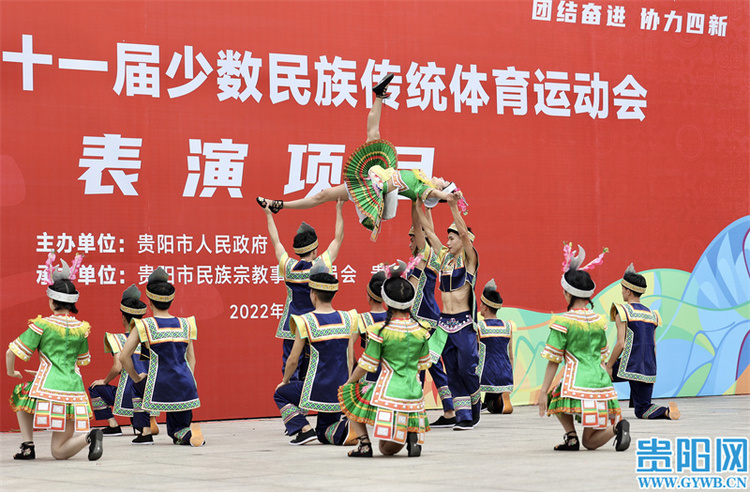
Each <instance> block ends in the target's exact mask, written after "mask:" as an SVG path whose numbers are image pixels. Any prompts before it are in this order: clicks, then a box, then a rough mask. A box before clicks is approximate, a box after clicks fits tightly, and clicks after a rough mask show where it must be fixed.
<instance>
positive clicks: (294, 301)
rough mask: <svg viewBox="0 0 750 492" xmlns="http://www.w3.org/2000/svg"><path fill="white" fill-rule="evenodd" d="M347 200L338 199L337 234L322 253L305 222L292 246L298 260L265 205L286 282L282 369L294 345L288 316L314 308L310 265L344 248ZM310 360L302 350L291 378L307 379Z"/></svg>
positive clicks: (329, 259)
mask: <svg viewBox="0 0 750 492" xmlns="http://www.w3.org/2000/svg"><path fill="white" fill-rule="evenodd" d="M343 205H344V202H343V201H342V200H339V201H338V202H337V203H336V226H335V227H336V229H335V236H334V238H333V241H331V244H329V245H328V249H326V250H325V251H324V252H323V254H321V255H318V236H317V235H316V234H315V229H313V228H312V227H311V226H310V225H308V224H306V223H304V222H302V224H301V225H300V226H299V229H297V234H296V235H295V236H294V242H293V245H292V247H293V248H294V252H295V253H296V254H297V255H299V260H295V259H294V258H291V257H290V256H289V255H288V254H287V252H286V250H285V249H284V246H283V245H282V244H281V241H280V240H279V231H278V230H277V229H276V223H275V222H274V220H273V214H272V213H271V210H270V209H269V208H268V205H265V206H264V207H263V211H264V212H265V213H266V220H267V222H268V236H269V238H270V239H271V244H273V249H274V252H275V253H276V259H277V260H278V262H279V275H280V276H282V277H283V278H284V283H285V284H286V293H287V295H286V302H285V303H284V313H283V314H282V315H281V319H280V320H279V326H278V328H277V329H276V338H281V339H282V340H283V353H282V357H281V373H282V374H284V369H285V368H286V361H287V357H289V352H290V351H291V350H292V345H294V333H292V332H291V331H290V329H289V319H290V317H291V316H293V315H299V314H304V313H309V312H310V311H312V310H313V305H312V302H311V301H310V288H309V287H308V285H307V282H308V279H309V278H310V267H311V266H312V264H313V263H314V262H315V261H316V260H317V259H320V260H322V261H323V262H325V264H326V266H328V268H331V265H332V264H333V262H334V261H336V256H338V254H339V249H341V242H342V241H343V240H344V219H343V217H342V215H341V208H342V207H343ZM306 367H307V362H306V359H305V354H300V360H299V361H298V364H297V371H296V372H295V373H294V374H292V377H291V379H292V380H294V379H304V377H305V374H304V373H305V370H306Z"/></svg>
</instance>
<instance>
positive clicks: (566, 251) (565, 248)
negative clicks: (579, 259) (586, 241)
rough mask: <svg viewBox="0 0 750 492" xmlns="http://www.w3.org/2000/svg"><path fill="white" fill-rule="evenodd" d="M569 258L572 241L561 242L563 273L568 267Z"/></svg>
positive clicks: (571, 255)
mask: <svg viewBox="0 0 750 492" xmlns="http://www.w3.org/2000/svg"><path fill="white" fill-rule="evenodd" d="M571 258H573V243H563V263H562V271H563V273H565V272H567V271H568V268H569V267H570V260H571Z"/></svg>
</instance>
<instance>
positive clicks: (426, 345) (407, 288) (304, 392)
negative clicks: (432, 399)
mask: <svg viewBox="0 0 750 492" xmlns="http://www.w3.org/2000/svg"><path fill="white" fill-rule="evenodd" d="M390 78H391V76H390V75H389V76H387V77H386V78H384V79H383V80H382V81H381V82H380V83H379V84H378V85H376V86H375V87H374V88H373V91H374V92H375V95H376V99H375V102H374V104H373V107H372V109H371V110H370V112H369V114H368V118H367V139H368V140H367V142H366V143H365V144H364V145H363V146H361V147H359V148H358V149H357V150H355V151H354V152H353V153H352V155H351V156H350V157H349V159H348V161H347V164H346V166H345V168H344V181H345V183H344V184H342V185H339V186H336V187H332V188H329V189H326V190H324V191H322V192H320V193H318V194H316V195H314V196H312V197H308V198H304V199H300V200H293V201H289V202H284V201H281V200H268V199H266V198H263V197H258V198H257V202H258V204H259V205H260V206H261V207H262V208H263V210H264V212H265V214H266V217H267V223H268V229H269V236H270V238H271V241H272V243H273V246H274V250H275V252H276V256H277V259H278V260H279V268H280V272H281V273H282V275H283V277H284V280H285V282H286V286H287V300H286V304H285V308H284V314H283V316H282V319H281V321H280V324H279V328H278V331H277V336H278V337H279V338H283V339H284V351H283V357H282V373H283V377H282V381H281V382H280V383H279V385H278V386H277V388H276V392H275V394H274V399H275V401H276V403H277V405H278V407H279V410H280V413H281V416H282V417H283V420H284V424H285V427H286V432H287V434H288V435H290V436H292V437H293V438H292V439H291V440H290V444H292V445H302V444H305V443H307V442H310V441H313V440H316V439H317V440H318V441H320V442H322V443H326V444H338V445H343V444H354V443H356V442H358V443H359V445H358V447H357V448H356V449H355V450H353V451H351V452H350V453H349V456H352V457H370V456H372V445H371V441H370V435H369V434H368V432H367V427H366V425H370V426H372V427H373V433H374V434H373V435H374V437H376V438H378V439H379V440H380V451H381V453H382V454H385V455H388V454H394V453H396V452H398V451H399V450H400V449H402V448H403V447H404V445H406V447H407V452H408V455H409V456H419V455H420V454H421V444H423V442H424V433H425V432H426V431H428V430H429V429H430V427H431V426H432V427H451V428H453V429H454V430H457V431H461V430H470V429H473V428H474V426H475V425H476V424H477V423H478V421H479V418H480V412H481V410H482V408H483V407H484V408H486V409H487V410H488V411H489V412H491V413H505V414H508V413H511V412H512V411H513V406H512V404H511V402H510V394H511V392H512V390H513V352H512V333H513V331H514V330H515V325H514V323H513V322H510V321H508V322H504V321H502V320H500V319H498V317H497V312H498V310H499V309H500V308H501V307H502V302H503V301H502V297H501V296H500V294H499V292H498V291H497V286H496V284H495V282H494V280H490V282H488V283H487V285H486V286H485V288H484V289H483V292H482V296H481V298H480V299H479V301H477V300H476V299H475V294H474V292H475V289H476V281H477V271H478V266H479V257H478V253H477V250H476V249H475V248H474V245H473V243H474V235H473V233H472V232H471V231H470V230H469V228H468V227H467V226H466V223H465V222H464V219H463V217H462V213H461V212H462V211H463V212H464V213H465V209H466V202H465V199H464V198H463V194H462V193H461V191H460V190H458V189H457V188H456V186H455V184H454V183H449V182H446V181H445V180H443V179H442V178H433V179H431V180H430V179H427V178H426V177H425V176H424V175H422V174H421V173H419V172H418V171H412V170H400V171H399V170H396V160H397V156H396V152H395V149H394V148H393V146H392V145H391V144H390V143H388V142H387V141H385V140H381V139H380V130H379V123H380V114H381V110H382V100H383V99H385V98H387V97H388V92H387V86H388V83H389V82H390ZM398 195H401V196H405V197H407V198H409V199H410V200H411V201H412V228H411V230H410V232H409V234H410V237H411V241H410V247H411V260H410V262H409V264H408V265H406V264H405V263H404V262H401V261H399V262H397V263H394V264H392V265H391V266H389V267H388V268H387V270H386V272H385V273H377V274H375V275H374V276H373V278H372V279H371V280H370V282H369V283H368V285H367V295H368V304H369V308H370V310H369V311H368V312H366V313H361V314H357V313H356V312H355V311H338V310H336V309H334V308H333V305H332V301H333V298H334V296H335V293H336V292H337V291H338V281H337V280H336V278H335V277H334V276H333V275H332V274H331V264H332V262H333V260H334V259H335V256H336V255H337V254H338V252H339V249H340V247H341V242H342V240H343V220H342V217H341V208H342V204H343V202H344V201H346V200H351V201H352V202H354V204H355V206H356V210H357V213H358V215H359V219H360V222H361V223H362V224H363V225H364V226H365V227H367V228H368V229H371V230H372V236H371V239H372V240H373V241H374V240H376V239H377V236H378V232H379V230H380V226H381V223H382V221H383V220H387V219H389V218H392V217H394V216H395V211H396V206H397V199H398ZM329 201H336V202H337V203H336V226H335V230H336V233H335V236H336V237H335V239H334V240H333V241H332V242H331V245H330V246H329V247H328V249H327V250H325V251H324V252H323V253H322V254H320V255H319V251H318V240H317V236H316V235H315V234H314V229H313V228H312V227H311V226H309V225H308V224H305V223H304V222H303V223H302V226H301V227H300V229H299V230H298V231H297V234H296V236H295V238H294V252H295V253H297V254H298V255H299V260H295V259H292V258H291V257H290V256H289V255H288V253H287V252H286V250H285V249H284V246H283V245H282V244H281V242H280V240H279V236H278V232H277V229H276V225H275V222H274V218H273V216H274V214H277V213H278V212H279V211H281V210H282V209H305V208H311V207H314V206H317V205H320V204H322V203H325V202H329ZM441 201H442V202H447V203H448V205H449V207H450V210H451V214H452V217H453V223H452V224H451V225H450V226H449V227H448V229H447V241H446V244H445V245H443V244H441V240H440V238H439V237H438V236H437V234H436V233H435V227H434V224H433V221H432V214H431V209H432V208H433V207H435V206H436V205H437V203H439V202H441ZM605 251H606V250H605ZM564 252H565V263H564V268H563V276H562V279H561V285H562V288H563V294H564V296H565V299H566V300H567V302H568V309H567V312H566V313H564V314H562V315H560V316H555V317H554V318H553V320H552V321H551V323H550V335H549V338H548V341H547V344H546V346H545V349H544V351H543V353H542V356H543V357H545V358H547V359H548V360H549V362H548V366H547V370H546V372H545V377H544V381H543V383H542V387H541V389H540V394H539V399H538V405H539V413H540V415H556V416H557V417H558V419H559V421H560V423H561V424H562V426H563V428H564V430H565V431H566V434H565V436H564V443H563V444H560V445H558V446H556V447H555V448H554V449H556V450H560V451H563V450H571V451H572V450H578V449H579V442H578V437H577V433H576V431H575V426H574V420H576V419H577V420H579V421H580V422H582V423H583V426H584V432H583V438H582V442H583V445H584V447H586V448H587V449H596V448H598V447H600V446H602V445H603V444H605V443H606V442H609V441H610V440H611V439H613V438H614V440H615V448H616V449H617V450H618V451H623V450H625V449H627V448H628V446H629V444H630V434H629V423H628V421H627V420H624V419H622V418H621V410H620V407H619V403H618V401H617V392H616V391H615V389H614V387H613V384H612V381H628V382H630V384H631V405H634V406H635V408H636V416H637V417H638V418H670V419H677V418H679V416H680V414H679V410H678V409H677V407H676V405H675V404H674V403H670V404H669V407H659V406H657V405H654V404H652V403H651V393H652V390H653V383H654V381H655V377H656V355H655V331H656V328H657V327H658V326H659V325H660V323H661V321H660V318H659V315H658V313H657V312H655V311H651V310H650V309H648V308H647V307H646V306H644V305H643V304H641V303H640V295H641V294H642V293H644V292H645V290H646V280H645V277H643V276H642V275H638V274H637V273H636V272H635V270H634V269H633V268H632V266H631V267H629V269H628V270H627V272H626V274H625V276H624V278H623V281H622V285H623V300H624V301H625V303H623V304H615V305H613V306H612V313H611V316H612V320H613V321H615V322H616V325H617V329H618V341H617V344H616V345H615V347H614V350H613V352H612V354H611V356H610V357H609V359H607V354H608V348H607V342H606V336H605V329H606V326H607V323H606V320H605V319H604V318H602V317H601V316H600V315H598V314H597V313H595V312H594V311H593V310H591V309H590V308H589V307H591V308H593V303H592V302H591V298H592V297H593V295H594V292H595V285H594V282H593V281H592V279H591V277H590V275H589V274H588V273H587V271H586V270H589V269H591V268H593V267H594V266H595V265H597V264H600V263H601V262H602V257H603V255H604V253H602V255H601V256H600V257H599V258H597V259H596V260H595V261H593V262H591V263H589V264H588V265H586V266H585V267H581V263H582V262H583V259H584V257H585V252H584V250H583V248H581V247H580V246H579V249H578V251H577V252H576V251H573V249H572V245H566V246H565V250H564ZM575 253H577V254H575ZM436 287H437V288H438V289H439V290H440V293H441V301H442V309H440V308H439V307H438V304H437V302H436V299H435V289H436ZM384 306H385V307H384ZM359 337H361V338H362V340H363V346H364V347H365V350H364V354H363V355H362V356H361V357H360V358H359V360H358V361H357V362H356V364H355V357H354V346H355V343H354V342H355V341H356V339H357V338H359ZM347 338H349V343H348V344H347V343H346V340H347ZM563 361H565V370H564V371H563V373H562V375H561V378H560V381H559V383H558V384H556V385H555V387H554V388H552V386H553V380H554V379H555V375H556V373H557V369H558V365H559V363H560V362H563ZM441 362H442V363H441ZM443 364H444V365H443ZM425 370H429V372H430V373H431V376H432V378H433V381H434V382H435V384H436V387H437V390H438V394H439V395H440V399H441V402H442V405H443V411H444V413H443V415H442V416H440V418H438V419H437V420H436V421H435V422H433V423H432V424H430V423H429V422H428V421H427V418H426V415H425V412H424V409H425V407H424V396H423V392H422V386H421V385H420V384H419V381H420V380H421V381H422V383H423V382H424V372H425ZM482 392H483V393H484V395H485V398H484V402H482V401H481V400H480V395H481V393H482ZM308 411H315V412H317V414H318V420H317V423H316V427H315V428H313V427H312V425H311V424H310V423H309V421H308V420H307V417H306V413H307V412H308ZM347 428H348V430H347Z"/></svg>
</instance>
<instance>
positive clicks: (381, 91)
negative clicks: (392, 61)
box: [372, 73, 394, 98]
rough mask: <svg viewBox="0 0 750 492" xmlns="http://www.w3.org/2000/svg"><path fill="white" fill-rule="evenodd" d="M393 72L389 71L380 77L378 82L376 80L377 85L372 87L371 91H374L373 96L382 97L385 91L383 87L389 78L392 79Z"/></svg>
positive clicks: (385, 86) (389, 81) (388, 82)
mask: <svg viewBox="0 0 750 492" xmlns="http://www.w3.org/2000/svg"><path fill="white" fill-rule="evenodd" d="M393 77H394V74H392V73H389V74H388V75H386V76H385V77H383V78H382V79H380V82H378V85H376V86H375V87H373V88H372V92H374V93H375V96H377V97H381V98H382V97H384V96H385V94H386V92H385V89H386V88H387V87H388V84H390V83H391V80H393Z"/></svg>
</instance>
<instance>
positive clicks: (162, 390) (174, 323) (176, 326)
mask: <svg viewBox="0 0 750 492" xmlns="http://www.w3.org/2000/svg"><path fill="white" fill-rule="evenodd" d="M146 296H147V297H148V299H149V301H148V303H149V306H150V307H151V312H152V313H153V314H154V317H153V318H143V319H137V320H133V326H132V328H131V329H130V335H129V336H128V339H127V341H126V342H125V346H124V347H123V348H122V353H121V354H120V362H121V363H122V366H123V367H124V368H125V370H126V371H127V373H128V376H130V377H131V378H132V379H133V382H134V383H135V384H134V385H133V391H134V393H135V395H136V396H138V397H140V398H142V408H143V409H144V410H147V411H152V410H157V411H160V412H166V413H167V434H168V435H169V437H171V438H172V443H174V444H183V445H190V446H194V447H195V446H202V445H203V444H205V441H204V440H203V434H202V433H201V429H200V426H199V425H198V424H195V423H193V409H194V408H198V407H199V406H200V405H201V402H200V399H199V398H198V387H197V385H196V382H195V377H194V376H193V374H194V372H195V352H194V351H193V340H196V339H197V338H198V328H197V326H196V325H195V317H193V316H191V317H189V318H177V317H175V316H172V315H171V314H170V313H169V308H170V306H171V305H172V301H173V300H174V297H175V288H174V286H173V285H172V284H171V283H169V275H168V274H167V272H165V271H164V269H162V268H161V267H159V268H157V269H156V270H154V271H153V272H152V273H151V275H149V277H148V284H147V285H146ZM139 343H142V344H143V345H144V346H145V348H147V349H149V357H150V359H149V364H148V374H143V373H141V374H139V373H137V372H136V370H135V367H134V366H133V361H132V360H131V357H132V356H133V353H135V349H136V347H137V346H138V344H139ZM141 437H142V438H143V441H144V442H141V443H140V444H145V441H147V440H148V438H151V440H153V437H152V436H151V429H150V428H149V427H144V428H143V434H142V436H141Z"/></svg>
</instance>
